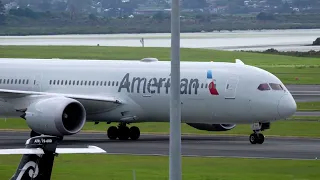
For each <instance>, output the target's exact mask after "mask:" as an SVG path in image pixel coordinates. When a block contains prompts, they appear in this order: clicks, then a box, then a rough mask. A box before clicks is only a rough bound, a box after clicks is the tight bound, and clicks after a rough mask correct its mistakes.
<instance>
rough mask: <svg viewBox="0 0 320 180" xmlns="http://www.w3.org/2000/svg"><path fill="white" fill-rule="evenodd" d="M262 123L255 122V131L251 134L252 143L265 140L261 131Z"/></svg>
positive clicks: (253, 128)
mask: <svg viewBox="0 0 320 180" xmlns="http://www.w3.org/2000/svg"><path fill="white" fill-rule="evenodd" d="M261 126H262V125H261V123H254V124H253V125H252V130H253V133H252V134H250V137H249V141H250V143H251V144H262V143H263V142H264V135H263V134H262V133H261Z"/></svg>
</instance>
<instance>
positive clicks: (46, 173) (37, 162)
mask: <svg viewBox="0 0 320 180" xmlns="http://www.w3.org/2000/svg"><path fill="white" fill-rule="evenodd" d="M60 141H61V138H60V137H55V136H46V135H42V136H36V137H33V138H30V139H28V140H27V141H26V147H25V148H21V149H0V155H12V154H23V156H22V158H21V160H20V163H19V165H18V167H17V170H16V172H15V173H14V175H13V176H12V177H11V179H10V180H21V179H23V180H44V179H46V180H50V179H51V174H52V167H53V164H54V159H55V157H56V156H58V155H59V154H89V153H90V154H102V153H106V151H105V150H103V149H101V148H99V147H96V146H88V148H57V145H58V143H59V142H60Z"/></svg>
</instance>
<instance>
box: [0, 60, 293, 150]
mask: <svg viewBox="0 0 320 180" xmlns="http://www.w3.org/2000/svg"><path fill="white" fill-rule="evenodd" d="M170 67H171V64H170V61H159V60H158V59H157V58H143V59H141V60H77V59H72V60H66V59H18V58H0V117H5V118H14V117H21V118H23V119H25V121H26V123H27V125H28V126H29V127H30V129H31V133H30V137H34V136H39V135H41V134H44V135H52V136H59V137H61V138H63V137H64V136H67V135H73V134H76V133H78V132H79V131H80V130H81V129H82V128H83V126H84V124H85V122H94V123H95V124H98V123H99V122H107V123H108V124H110V123H118V126H110V127H109V128H108V130H107V136H108V138H109V139H111V140H115V139H119V140H128V139H131V140H137V139H139V137H140V129H139V128H138V127H137V126H132V127H130V128H129V127H128V126H127V125H130V124H136V123H143V122H169V119H170V118H169V117H170V116H169V111H170V109H169V107H170V106H169V100H170V76H171V75H170V70H171V69H170ZM180 68H181V73H180V74H181V75H180V76H181V81H180V82H181V84H180V87H181V89H180V94H181V122H182V123H186V124H188V125H190V126H191V127H194V128H196V129H199V130H207V131H228V130H231V129H233V128H235V127H236V125H237V124H252V130H253V133H252V134H250V136H249V141H250V143H251V144H262V143H263V142H264V135H263V134H262V133H261V131H263V130H265V129H269V128H270V123H271V122H274V121H277V120H281V119H286V118H288V117H290V116H292V115H293V114H294V113H295V112H296V109H297V105H296V102H295V100H294V99H293V97H292V95H291V94H290V92H289V91H288V89H287V88H286V87H285V86H284V84H283V83H282V82H281V81H280V80H279V79H278V78H277V77H276V76H275V75H273V74H271V73H269V72H267V71H265V70H263V69H260V68H257V67H254V66H250V65H246V64H244V63H243V62H242V61H241V60H239V59H236V62H235V63H227V62H184V61H182V62H181V65H180Z"/></svg>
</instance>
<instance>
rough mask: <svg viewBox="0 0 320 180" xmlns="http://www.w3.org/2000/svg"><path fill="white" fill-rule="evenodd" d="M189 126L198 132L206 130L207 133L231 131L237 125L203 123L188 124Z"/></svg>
mask: <svg viewBox="0 0 320 180" xmlns="http://www.w3.org/2000/svg"><path fill="white" fill-rule="evenodd" d="M187 124H188V125H189V126H191V127H193V128H196V129H198V130H205V131H229V130H231V129H233V128H235V127H236V125H235V124H203V123H187Z"/></svg>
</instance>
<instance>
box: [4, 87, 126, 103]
mask: <svg viewBox="0 0 320 180" xmlns="http://www.w3.org/2000/svg"><path fill="white" fill-rule="evenodd" d="M28 95H47V96H64V97H69V98H74V99H82V100H94V101H105V102H113V103H119V104H120V101H119V100H117V99H116V98H114V97H101V96H88V95H78V94H63V93H50V92H35V91H20V90H8V89H0V98H17V97H24V96H28Z"/></svg>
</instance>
